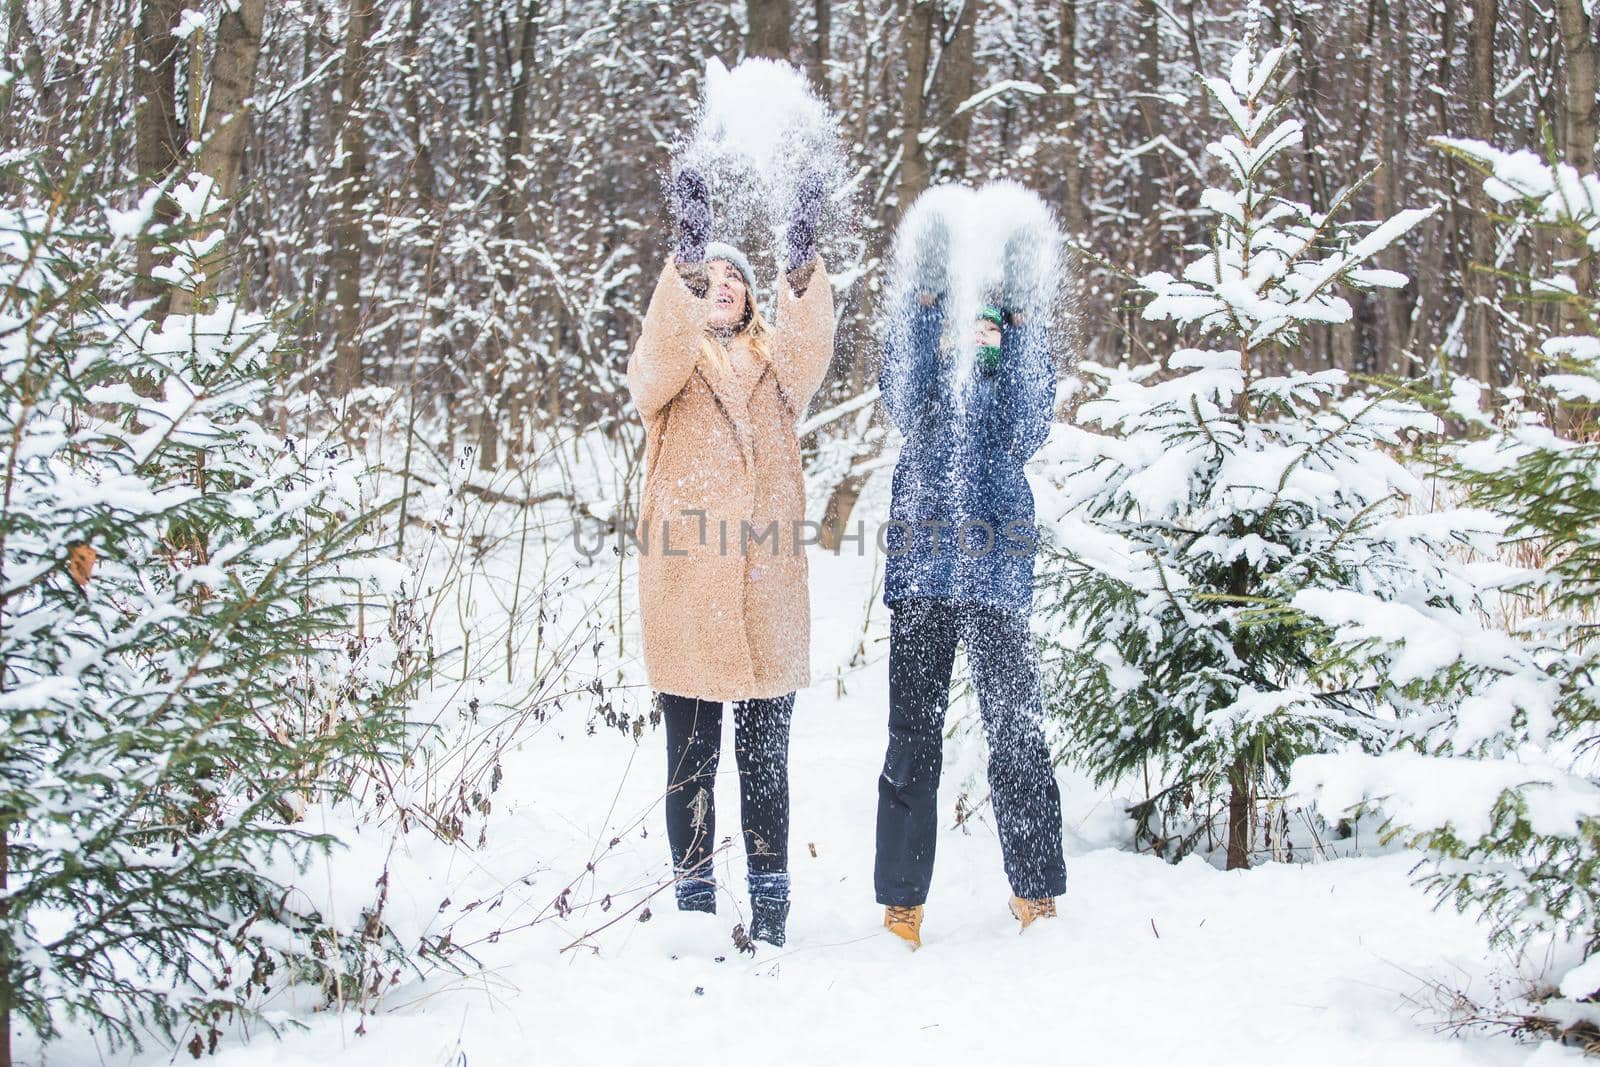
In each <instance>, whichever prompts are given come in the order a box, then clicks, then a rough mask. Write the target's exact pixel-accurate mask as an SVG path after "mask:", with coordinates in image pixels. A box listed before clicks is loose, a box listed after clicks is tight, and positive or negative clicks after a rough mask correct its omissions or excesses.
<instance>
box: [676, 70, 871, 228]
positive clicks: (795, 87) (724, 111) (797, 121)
mask: <svg viewBox="0 0 1600 1067" xmlns="http://www.w3.org/2000/svg"><path fill="white" fill-rule="evenodd" d="M685 166H694V167H696V168H698V169H699V170H700V171H701V172H702V173H703V174H704V175H705V176H706V180H707V182H708V184H709V185H710V187H711V198H712V212H713V219H714V222H713V236H714V238H715V239H717V240H725V241H729V242H731V243H733V244H735V245H738V246H740V247H744V248H745V252H746V254H751V253H752V252H753V249H752V248H749V247H745V246H746V245H749V244H753V243H756V242H760V241H764V240H767V239H768V237H769V234H768V233H767V232H766V231H770V232H771V233H770V236H771V237H772V238H773V239H774V243H775V244H777V242H776V240H775V238H776V236H777V234H778V233H781V231H782V229H783V227H784V226H785V224H786V222H787V219H788V216H789V212H790V211H791V210H792V206H793V204H794V192H795V188H796V185H797V183H798V182H799V180H800V178H801V177H802V176H804V175H805V174H806V173H808V172H810V173H815V174H818V175H820V176H821V178H822V180H823V183H824V185H825V186H826V187H827V189H828V192H829V197H828V202H827V207H826V209H825V213H824V226H839V225H841V224H844V223H845V222H846V220H845V218H844V217H843V216H844V212H843V211H842V209H841V205H840V204H839V203H838V201H839V200H841V199H844V198H845V185H846V180H847V177H848V174H847V170H846V162H845V153H844V146H843V143H842V141H841V140H840V136H839V120H838V117H837V116H836V115H835V114H834V113H833V111H832V110H831V109H830V108H829V107H828V105H827V103H826V102H825V101H823V100H822V99H821V98H819V97H818V96H817V94H816V92H815V91H814V90H813V89H812V88H811V86H810V84H809V83H808V82H807V80H806V77H805V75H804V74H803V73H801V72H800V71H799V70H797V69H796V68H794V67H792V66H790V65H789V64H787V63H782V62H779V61H777V60H772V59H759V58H757V59H746V60H744V61H743V62H741V63H739V64H738V65H737V66H735V67H734V68H733V69H732V70H731V71H730V70H729V69H728V68H727V67H726V66H724V65H723V63H722V61H721V60H719V59H716V58H715V57H713V58H712V59H710V60H708V61H707V63H706V77H705V87H704V92H703V95H702V98H701V102H700V110H699V113H698V115H697V118H696V121H695V125H694V129H693V131H692V133H690V135H689V137H688V139H687V141H686V143H685V144H683V145H682V146H681V147H680V148H679V149H678V151H677V152H676V153H675V156H674V160H673V169H674V170H675V171H676V170H679V169H682V168H683V167H685Z"/></svg>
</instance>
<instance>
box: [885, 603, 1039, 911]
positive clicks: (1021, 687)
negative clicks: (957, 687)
mask: <svg viewBox="0 0 1600 1067" xmlns="http://www.w3.org/2000/svg"><path fill="white" fill-rule="evenodd" d="M958 640H959V641H960V642H961V643H962V644H963V645H965V646H966V649H967V660H968V662H969V664H970V665H971V667H972V681H973V684H974V686H975V688H976V689H977V691H978V710H979V711H980V712H981V713H982V715H983V725H984V730H985V732H986V733H987V734H988V736H989V790H990V795H991V798H992V802H993V805H994V817H995V822H996V824H997V825H998V826H999V830H1000V847H1001V851H1002V853H1003V855H1004V857H1005V868H1006V877H1007V878H1008V879H1009V880H1010V882H1011V890H1012V892H1014V893H1016V894H1017V895H1018V896H1021V897H1028V898H1038V897H1053V896H1058V895H1060V894H1061V893H1064V892H1065V891H1066V888H1067V869H1066V862H1065V860H1064V859H1063V858H1062V854H1061V792H1060V789H1059V788H1058V787H1057V786H1056V778H1055V773H1054V771H1053V770H1052V769H1051V766H1050V752H1049V749H1048V748H1047V747H1046V745H1045V740H1044V729H1043V726H1042V721H1041V720H1042V717H1043V710H1042V708H1041V704H1040V699H1039V666H1038V660H1037V657H1036V655H1035V652H1034V646H1033V637H1032V635H1031V634H1029V632H1028V620H1027V618H1026V616H1022V615H1013V614H1009V613H1007V612H1003V611H999V610H996V609H993V608H987V607H983V606H982V605H976V604H962V603H957V602H955V601H951V600H932V599H919V600H906V601H901V602H899V603H897V604H895V605H894V607H893V612H892V614H891V618H890V623H889V751H888V754H887V755H886V756H885V757H884V761H883V774H882V775H881V776H880V777H879V779H878V856H877V863H876V865H875V869H874V871H873V882H874V887H875V888H876V890H877V895H878V903H880V904H921V903H923V902H924V901H925V900H927V898H928V884H929V882H930V881H931V880H932V878H933V850H934V843H935V840H936V838H937V835H938V828H939V827H938V792H939V771H940V768H941V765H942V763H943V756H944V744H943V729H944V717H945V710H946V707H947V705H948V703H949V699H950V671H951V668H952V665H953V664H954V662H955V654H956V642H957V641H958Z"/></svg>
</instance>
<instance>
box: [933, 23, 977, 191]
mask: <svg viewBox="0 0 1600 1067" xmlns="http://www.w3.org/2000/svg"><path fill="white" fill-rule="evenodd" d="M980 6H981V5H980V4H979V2H978V0H965V2H964V3H962V5H961V10H960V12H959V13H958V14H957V15H956V21H955V26H954V28H953V30H952V32H951V33H950V35H949V37H948V38H947V39H946V40H945V42H944V46H943V49H942V50H941V51H940V53H939V69H938V71H937V73H936V74H935V75H934V79H935V81H936V82H937V83H938V84H937V86H936V87H935V97H936V98H937V99H938V100H939V101H940V105H941V107H943V108H944V109H945V111H944V112H943V113H944V114H950V115H952V116H953V117H952V118H951V119H950V123H949V125H948V126H946V127H945V130H946V133H945V135H944V137H943V138H942V140H943V142H944V149H945V152H944V155H945V161H947V162H946V165H947V166H948V168H949V169H948V173H949V174H950V175H951V176H952V177H954V178H957V179H960V180H965V178H966V176H967V142H968V141H969V140H970V139H971V137H972V112H970V111H968V112H965V113H964V114H960V115H954V114H953V113H954V112H955V110H956V109H957V108H959V107H960V106H961V105H962V104H963V103H965V102H966V101H967V100H968V99H969V98H970V97H971V96H972V90H973V87H974V86H975V85H976V84H977V72H976V70H974V68H973V50H974V44H975V42H974V38H975V37H976V36H977V26H978V8H979V7H980Z"/></svg>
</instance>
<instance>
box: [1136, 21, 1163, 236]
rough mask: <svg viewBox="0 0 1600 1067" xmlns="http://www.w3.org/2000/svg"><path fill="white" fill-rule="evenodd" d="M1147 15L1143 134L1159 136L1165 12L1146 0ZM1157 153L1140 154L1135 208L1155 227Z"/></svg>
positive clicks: (1142, 47) (1142, 43)
mask: <svg viewBox="0 0 1600 1067" xmlns="http://www.w3.org/2000/svg"><path fill="white" fill-rule="evenodd" d="M1143 6H1144V14H1143V18H1142V21H1141V22H1140V24H1139V121H1140V124H1141V125H1142V127H1143V128H1142V129H1141V130H1140V131H1139V132H1140V134H1141V135H1142V136H1143V137H1145V138H1151V137H1154V136H1156V134H1157V133H1159V132H1160V131H1161V129H1162V124H1161V101H1160V95H1161V12H1160V9H1159V5H1157V4H1155V3H1153V2H1151V0H1145V4H1144V5H1143ZM1156 158H1157V157H1156V154H1155V153H1154V152H1145V153H1144V154H1143V155H1141V156H1140V157H1139V162H1138V166H1139V184H1138V187H1137V194H1136V199H1135V204H1134V206H1135V210H1136V211H1137V212H1138V213H1139V221H1140V223H1141V224H1143V225H1144V226H1146V227H1150V226H1152V223H1151V220H1150V213H1151V212H1152V211H1153V210H1155V206H1156V204H1157V203H1159V202H1160V194H1159V191H1158V190H1157V188H1156V173H1155V167H1156Z"/></svg>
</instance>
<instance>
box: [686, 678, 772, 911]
mask: <svg viewBox="0 0 1600 1067" xmlns="http://www.w3.org/2000/svg"><path fill="white" fill-rule="evenodd" d="M656 700H657V702H658V704H659V706H660V708H661V717H662V718H663V719H664V720H665V722H666V727H667V797H666V805H667V843H668V844H669V845H670V846H671V849H672V867H673V871H674V873H675V874H676V875H677V876H678V878H679V882H678V887H677V892H678V900H679V902H680V903H687V904H690V905H694V906H706V905H710V904H712V903H713V902H714V900H715V894H716V880H715V878H714V876H713V874H712V867H711V854H712V851H713V850H714V849H715V848H716V840H717V809H716V798H715V792H714V788H715V782H716V776H717V761H718V757H719V755H720V753H721V749H722V705H721V704H720V703H718V702H717V701H714V700H696V699H695V698H693V697H681V696H674V695H673V694H671V693H658V694H657V695H656ZM793 712H794V694H793V693H790V694H788V695H787V696H781V697H771V698H768V699H762V700H742V701H739V702H737V703H735V704H734V706H733V723H734V729H733V753H734V758H735V759H736V760H737V761H738V764H739V814H740V816H741V818H742V820H743V822H744V850H745V855H746V856H747V857H748V859H749V866H750V894H751V896H752V897H758V896H765V897H775V898H782V899H788V895H789V719H790V717H791V715H792V714H793Z"/></svg>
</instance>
